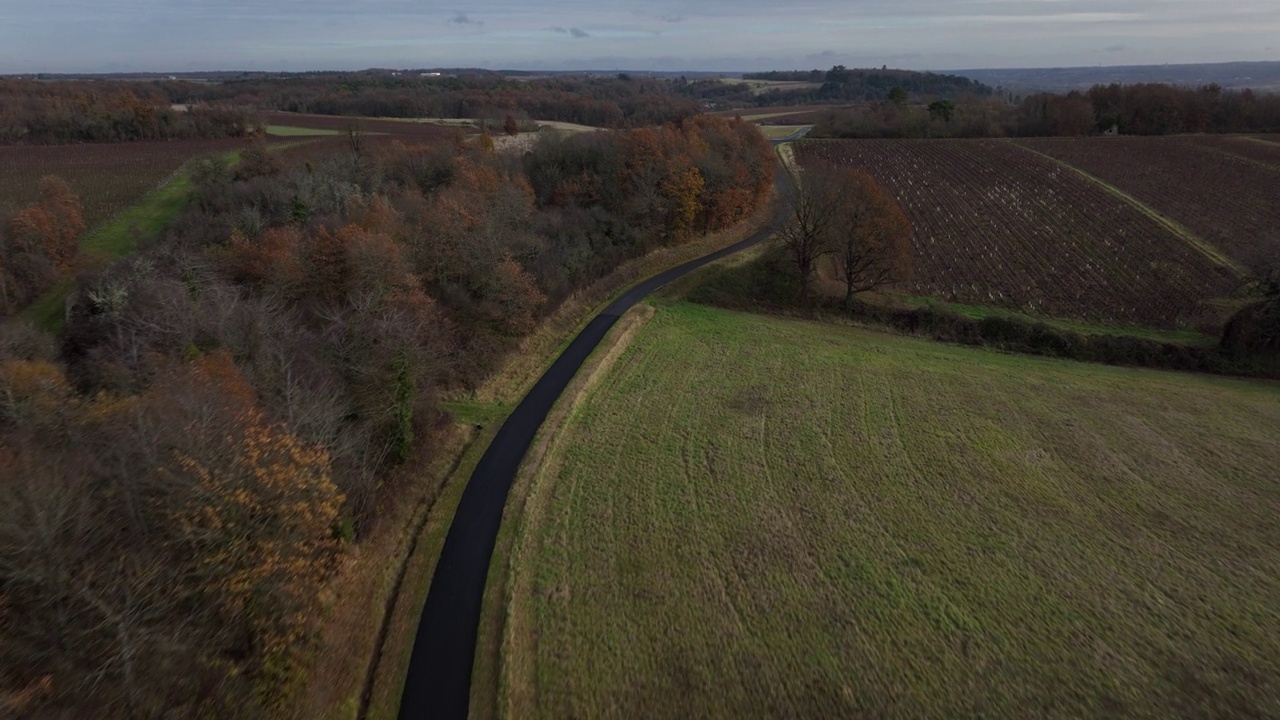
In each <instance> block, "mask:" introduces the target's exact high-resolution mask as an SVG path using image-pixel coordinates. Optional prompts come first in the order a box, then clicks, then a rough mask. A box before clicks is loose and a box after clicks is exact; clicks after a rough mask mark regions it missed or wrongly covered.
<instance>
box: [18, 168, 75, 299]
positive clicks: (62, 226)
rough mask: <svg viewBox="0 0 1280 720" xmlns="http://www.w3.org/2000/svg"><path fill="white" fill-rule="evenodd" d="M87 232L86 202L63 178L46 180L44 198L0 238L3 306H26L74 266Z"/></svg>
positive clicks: (24, 211)
mask: <svg viewBox="0 0 1280 720" xmlns="http://www.w3.org/2000/svg"><path fill="white" fill-rule="evenodd" d="M84 230H85V222H84V215H83V211H82V208H81V205H80V199H79V198H78V197H77V196H76V194H75V193H74V192H72V190H71V188H70V186H68V185H67V183H66V182H64V181H63V180H62V179H61V178H59V177H57V176H54V175H48V176H45V177H44V178H42V179H41V180H40V198H39V199H38V200H37V201H36V202H34V203H32V204H31V205H29V206H27V207H25V208H23V209H22V210H20V211H19V212H18V213H17V214H16V215H14V216H13V218H12V219H11V220H10V221H9V227H8V229H7V232H5V233H4V234H3V235H0V293H2V295H0V300H3V301H4V302H5V303H6V304H14V303H16V304H21V303H25V302H27V301H29V300H30V299H32V298H33V297H34V296H35V295H37V294H39V293H40V292H42V291H44V289H45V288H47V287H48V286H49V285H50V284H51V283H52V282H53V281H54V279H55V278H57V277H58V276H59V275H60V274H63V273H66V272H67V271H68V270H70V269H71V268H72V267H73V266H74V265H75V261H76V258H77V256H78V254H79V249H80V235H81V234H82V233H83V232H84Z"/></svg>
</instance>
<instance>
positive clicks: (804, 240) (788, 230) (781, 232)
mask: <svg viewBox="0 0 1280 720" xmlns="http://www.w3.org/2000/svg"><path fill="white" fill-rule="evenodd" d="M835 172H836V170H835V168H833V167H831V166H828V165H815V166H812V167H810V168H806V169H805V170H804V175H803V177H802V178H800V182H799V183H797V187H796V191H795V194H794V197H793V198H792V202H791V215H790V217H789V218H788V220H787V222H786V224H785V225H783V226H782V227H781V228H779V229H778V236H779V237H781V238H782V242H783V244H784V245H785V246H786V248H787V252H788V253H789V254H790V255H791V259H792V260H793V261H794V262H795V264H796V274H797V276H798V278H797V279H798V280H799V281H800V301H801V302H802V303H807V302H808V300H809V287H810V285H812V284H813V276H814V273H815V272H816V270H817V267H818V260H819V259H821V258H822V257H823V256H825V255H829V254H831V253H832V252H834V251H835V249H836V248H835V246H834V245H833V243H832V234H833V230H834V228H835V226H836V223H837V216H838V215H839V212H840V199H841V198H840V194H839V184H838V183H837V182H836V181H835V179H834V177H833V176H834V174H835Z"/></svg>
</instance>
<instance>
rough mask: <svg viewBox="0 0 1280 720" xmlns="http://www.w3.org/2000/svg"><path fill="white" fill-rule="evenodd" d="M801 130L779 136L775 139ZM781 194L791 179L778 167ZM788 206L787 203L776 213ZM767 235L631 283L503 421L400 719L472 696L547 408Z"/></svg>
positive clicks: (417, 641)
mask: <svg viewBox="0 0 1280 720" xmlns="http://www.w3.org/2000/svg"><path fill="white" fill-rule="evenodd" d="M803 134H804V131H803V130H801V131H799V132H798V133H796V134H795V135H793V136H791V137H788V138H785V139H783V140H777V141H775V142H774V143H773V144H774V145H775V146H776V145H779V144H781V143H783V142H787V141H790V140H793V139H796V138H797V137H799V136H801V135H803ZM776 182H777V183H779V184H778V187H779V189H780V191H782V192H783V195H784V198H785V196H786V195H788V194H789V190H790V178H789V176H788V175H787V173H786V172H785V171H784V170H779V172H778V177H777V181H776ZM785 211H786V203H785V202H784V203H783V205H782V208H781V209H780V210H779V213H780V215H781V213H784V212H785ZM771 234H772V229H771V228H766V229H764V230H761V231H760V232H757V233H756V234H754V235H752V236H751V237H749V238H747V239H746V240H743V241H742V242H739V243H737V244H735V245H731V246H730V247H727V248H724V249H723V250H718V251H716V252H713V253H711V254H710V255H705V256H703V257H700V258H698V259H696V260H691V261H689V262H687V263H685V264H683V265H680V266H678V267H674V268H671V269H670V270H667V271H666V272H663V273H659V274H658V275H655V276H653V277H651V278H649V279H648V280H645V281H643V282H640V283H639V284H637V285H634V286H632V287H631V288H630V289H629V290H627V291H626V292H624V293H623V294H622V296H621V297H619V298H618V299H616V300H614V301H613V302H612V303H610V304H609V306H608V307H607V308H605V309H604V310H603V311H602V312H601V313H600V314H599V315H597V316H596V317H595V318H594V319H592V320H591V322H590V323H589V324H588V325H587V326H586V328H584V329H583V330H582V332H580V333H578V336H577V337H576V338H574V339H573V342H572V343H571V344H570V345H569V347H568V348H566V349H565V351H564V352H563V353H561V355H560V357H559V358H556V361H555V363H554V364H553V365H552V366H551V367H550V368H549V369H548V370H547V371H546V373H544V374H543V376H542V377H541V378H539V379H538V382H537V384H536V385H534V386H533V389H532V390H530V391H529V394H528V395H526V396H525V397H524V400H522V401H521V402H520V404H519V405H518V406H517V407H516V409H515V410H514V411H513V412H512V413H511V415H510V417H508V418H507V421H506V422H505V423H503V425H502V428H501V429H499V430H498V434H497V435H496V436H495V437H494V438H493V442H492V443H491V444H490V445H489V448H488V449H487V450H486V451H485V453H484V456H483V457H482V458H480V462H479V464H478V465H476V469H475V471H474V472H472V473H471V478H470V480H468V482H467V487H466V489H465V490H464V491H463V493H462V500H461V502H460V503H459V504H458V509H457V511H456V513H455V514H454V516H453V524H452V525H450V526H449V534H448V535H447V536H446V537H445V541H444V549H443V550H442V551H441V554H440V561H439V563H438V564H437V565H436V571H435V575H434V576H433V577H432V579H431V589H430V590H428V592H427V600H426V604H425V605H423V608H422V619H421V621H420V623H419V625H418V633H417V635H416V637H415V638H414V643H413V655H412V657H411V658H410V660H409V674H408V676H407V677H406V679H405V685H404V695H403V696H402V697H401V701H400V716H399V717H400V720H425V719H426V718H431V719H432V720H436V719H441V718H442V719H445V720H465V718H466V717H467V710H468V703H469V701H470V699H471V667H472V665H473V664H474V662H475V653H476V635H477V631H478V630H479V627H480V609H481V604H482V601H483V599H484V586H485V579H486V577H487V576H488V574H489V561H490V559H491V558H492V556H493V548H494V544H495V543H496V542H497V538H498V527H499V526H500V525H501V523H502V510H503V507H504V506H505V505H506V502H507V493H508V491H509V490H510V489H511V483H512V481H514V479H515V475H516V471H517V470H518V469H519V468H520V463H521V462H522V461H523V460H524V456H525V452H526V451H527V450H528V449H529V445H530V444H531V443H532V442H533V438H534V435H536V434H537V432H538V428H540V427H541V426H542V422H543V421H544V420H545V419H546V417H547V413H549V412H551V406H552V405H554V404H555V402H556V400H557V399H559V397H560V394H561V393H562V392H563V391H564V389H565V387H566V386H568V384H569V381H570V380H572V379H573V376H574V374H576V373H577V372H578V369H579V368H580V367H582V363H583V362H585V361H586V359H587V356H588V355H590V354H591V351H592V350H594V349H595V347H596V345H598V344H599V343H600V341H601V340H602V339H604V336H605V333H607V332H608V331H609V328H611V327H613V324H614V323H615V322H617V320H618V318H619V317H621V316H622V315H623V313H625V312H627V310H629V309H631V307H632V306H633V305H635V304H636V303H637V302H639V301H640V300H642V299H644V298H645V297H646V296H648V295H650V294H651V293H653V292H654V291H656V290H658V289H659V288H661V287H662V286H664V285H666V284H667V283H669V282H671V281H673V280H676V279H677V278H680V277H682V276H684V275H686V274H688V273H690V272H692V271H694V270H697V269H698V268H700V267H702V266H704V265H706V264H708V263H712V262H715V261H716V260H719V259H721V258H723V257H727V256H729V255H732V254H734V253H737V252H740V251H742V250H745V249H746V248H749V247H751V246H752V245H755V244H756V243H759V242H760V241H762V240H764V239H765V238H767V237H769V235H771Z"/></svg>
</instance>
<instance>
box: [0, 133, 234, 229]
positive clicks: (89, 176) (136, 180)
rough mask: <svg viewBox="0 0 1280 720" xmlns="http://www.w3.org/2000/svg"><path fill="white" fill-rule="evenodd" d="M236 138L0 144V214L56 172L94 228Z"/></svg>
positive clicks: (31, 196) (26, 199) (227, 148)
mask: <svg viewBox="0 0 1280 720" xmlns="http://www.w3.org/2000/svg"><path fill="white" fill-rule="evenodd" d="M244 144H245V141H244V140H243V139H239V138H227V139H222V140H183V141H172V142H139V143H111V144H92V145H6V146H0V218H5V217H8V216H9V214H10V213H11V212H13V211H15V210H17V209H19V208H21V207H23V206H25V205H27V204H29V203H31V202H33V201H35V199H36V198H37V197H38V196H39V182H40V178H41V177H43V176H45V175H50V174H53V175H58V176H59V177H61V178H62V179H63V180H66V181H67V184H69V185H70V186H71V189H72V190H73V191H75V193H76V194H77V195H79V196H80V200H81V203H82V204H83V206H84V220H85V223H86V224H87V225H88V226H89V227H94V226H95V225H97V224H98V223H101V222H103V221H104V220H106V219H107V218H110V217H111V216H112V215H114V214H116V213H117V212H119V211H120V210H122V209H124V208H126V207H129V206H131V205H133V204H134V203H136V202H137V201H138V200H140V199H142V197H143V196H144V195H146V194H147V193H148V192H150V191H151V190H153V189H155V187H156V186H157V185H159V184H160V182H161V181H163V180H164V179H165V178H167V177H169V176H170V175H172V174H173V173H174V172H176V171H177V170H178V168H180V167H182V165H183V164H184V163H186V162H187V161H188V160H191V159H193V158H196V157H200V156H202V155H210V154H218V153H226V152H231V151H234V150H238V149H240V148H242V147H244Z"/></svg>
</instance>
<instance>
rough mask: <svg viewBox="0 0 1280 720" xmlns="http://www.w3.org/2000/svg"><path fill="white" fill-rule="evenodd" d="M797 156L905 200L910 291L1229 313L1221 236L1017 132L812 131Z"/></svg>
mask: <svg viewBox="0 0 1280 720" xmlns="http://www.w3.org/2000/svg"><path fill="white" fill-rule="evenodd" d="M1068 142H1072V141H1068ZM1080 142H1081V143H1084V144H1088V143H1093V144H1095V145H1098V146H1099V147H1102V146H1105V145H1106V144H1107V142H1109V139H1108V140H1096V139H1095V140H1084V141H1080ZM1104 150H1105V148H1104ZM797 156H798V158H799V159H800V161H801V163H802V164H805V163H813V162H816V161H826V162H831V163H837V164H850V165H855V166H858V167H861V168H863V169H865V170H867V171H868V172H869V173H871V174H872V175H873V176H874V177H875V178H876V179H877V180H878V181H879V182H880V183H881V184H882V185H883V186H884V188H885V189H886V190H887V191H888V192H889V193H890V194H892V195H893V196H894V197H895V198H896V199H897V200H898V202H899V203H900V204H901V205H902V207H903V210H904V211H906V213H907V216H908V217H909V218H910V220H911V223H912V226H913V228H914V235H913V239H912V242H913V246H914V249H915V270H916V272H915V277H914V278H913V279H912V281H911V282H910V283H909V284H908V286H907V287H906V288H905V289H906V290H907V291H908V292H909V293H910V294H912V295H929V296H935V297H939V298H942V299H944V300H948V301H952V302H960V303H966V304H973V305H990V306H995V307H1004V308H1008V309H1012V310H1017V311H1021V312H1027V313H1032V314H1037V315H1043V316H1048V317H1061V318H1077V319H1082V320H1088V321H1091V322H1097V323H1104V324H1114V325H1140V326H1149V327H1154V328H1162V329H1188V328H1199V327H1202V326H1206V325H1210V326H1211V325H1213V324H1215V323H1216V322H1220V321H1221V319H1222V318H1221V311H1220V310H1218V309H1217V305H1218V303H1219V302H1220V301H1221V300H1222V299H1224V298H1229V297H1231V296H1233V295H1234V294H1236V293H1237V291H1238V288H1239V285H1240V278H1239V275H1238V272H1237V271H1236V270H1235V269H1233V268H1232V267H1231V264H1230V261H1229V260H1228V259H1227V258H1225V257H1223V256H1221V255H1220V254H1219V253H1217V252H1216V251H1215V250H1214V249H1212V248H1209V247H1208V246H1205V245H1199V246H1198V245H1197V244H1196V243H1194V242H1191V241H1189V240H1188V239H1187V238H1186V237H1184V236H1181V235H1179V234H1178V233H1177V232H1175V231H1174V230H1173V229H1171V228H1170V227H1168V226H1167V225H1166V224H1163V223H1162V222H1160V221H1159V220H1158V219H1157V218H1155V217H1152V215H1151V213H1150V212H1147V211H1144V210H1143V209H1142V208H1141V207H1139V206H1137V205H1135V204H1134V203H1133V202H1131V201H1129V200H1127V199H1125V198H1123V197H1121V196H1119V195H1117V194H1115V193H1113V192H1110V191H1109V190H1108V189H1107V188H1106V187H1104V186H1102V185H1101V184H1099V183H1097V182H1093V181H1091V180H1089V179H1088V178H1086V177H1084V176H1082V175H1080V174H1079V173H1077V172H1074V171H1073V170H1071V169H1069V168H1066V167H1063V166H1062V165H1061V164H1059V163H1055V162H1054V161H1053V160H1050V159H1048V158H1046V157H1044V156H1042V155H1037V154H1036V153H1033V152H1028V151H1027V150H1025V149H1023V148H1021V147H1019V146H1017V145H1014V144H1012V143H1010V142H1006V141H1000V140H829V141H806V142H803V143H800V144H798V146H797Z"/></svg>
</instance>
